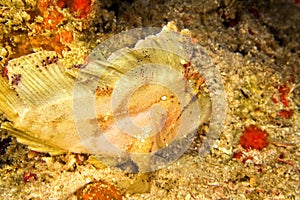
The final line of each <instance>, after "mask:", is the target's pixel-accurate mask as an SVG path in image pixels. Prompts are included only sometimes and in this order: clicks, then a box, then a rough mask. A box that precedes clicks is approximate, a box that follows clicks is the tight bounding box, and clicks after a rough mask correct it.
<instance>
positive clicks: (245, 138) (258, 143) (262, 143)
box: [239, 125, 268, 150]
mask: <svg viewBox="0 0 300 200" xmlns="http://www.w3.org/2000/svg"><path fill="white" fill-rule="evenodd" d="M239 143H240V145H241V146H242V147H243V148H244V149H246V150H249V149H257V150H261V149H263V148H264V147H266V146H267V144H268V141H267V133H266V132H265V131H263V130H261V129H259V128H258V127H256V126H255V125H251V126H248V127H246V128H245V129H244V131H243V135H242V136H241V137H240V140H239Z"/></svg>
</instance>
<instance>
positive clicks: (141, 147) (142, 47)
mask: <svg viewBox="0 0 300 200" xmlns="http://www.w3.org/2000/svg"><path fill="white" fill-rule="evenodd" d="M175 29H176V27H174V26H172V24H169V25H168V26H167V27H164V28H163V30H162V31H161V32H160V33H159V34H156V35H153V36H149V37H147V38H145V39H144V40H139V41H138V42H137V43H136V45H135V47H133V48H123V49H120V50H118V51H117V52H113V53H112V54H111V55H110V56H109V57H108V58H105V57H104V56H103V58H102V57H101V56H99V57H98V58H97V59H95V58H94V55H91V56H90V57H89V60H88V63H87V64H86V65H83V66H81V67H74V69H66V68H65V67H64V66H63V65H62V62H61V58H59V57H58V55H57V54H56V53H55V52H52V51H39V52H37V53H33V54H30V55H26V56H23V57H21V58H16V59H13V60H10V61H9V63H8V66H7V67H6V68H7V77H8V79H7V77H5V76H2V77H0V92H1V93H0V113H3V114H4V116H5V117H6V118H7V119H8V121H7V122H3V123H2V124H1V129H4V130H7V131H8V132H9V133H10V134H11V135H13V136H16V137H17V139H18V141H19V142H21V143H23V144H26V145H28V146H29V148H31V149H33V150H36V151H41V152H49V153H51V154H60V153H64V152H74V153H91V154H95V155H100V157H101V156H103V157H105V158H106V157H107V158H110V157H112V158H114V159H115V161H114V165H117V164H118V163H119V161H120V159H121V160H122V161H126V160H127V159H131V160H133V161H134V162H135V163H136V164H137V166H138V167H139V168H140V169H143V170H149V169H150V168H149V166H147V165H149V163H147V162H152V161H150V160H151V158H150V157H149V156H148V155H149V154H152V156H153V155H155V153H156V152H158V151H159V150H161V149H163V148H166V147H168V145H170V144H171V143H173V142H174V141H176V140H182V139H183V138H184V137H185V136H186V135H187V134H189V133H190V132H192V131H195V130H196V129H197V127H198V126H199V125H201V124H202V123H203V122H205V121H206V120H207V119H208V117H209V116H210V113H211V102H210V100H209V96H208V94H207V93H205V92H203V91H202V92H200V91H199V90H200V85H201V84H199V80H201V76H199V73H198V72H196V70H195V68H193V66H190V63H189V61H188V60H187V59H185V58H184V56H185V55H184V54H185V50H186V49H187V47H185V46H184V45H183V44H186V41H183V40H185V39H188V40H189V39H190V37H189V36H188V33H189V32H188V31H186V30H185V31H183V33H178V34H180V35H182V36H184V37H179V38H176V37H173V36H172V34H174V33H172V32H176V30H175ZM174 30H175V31H174ZM169 37H173V38H169ZM97 51H99V49H98V50H97ZM97 51H94V52H97ZM202 80H203V79H202ZM201 83H202V82H201ZM196 97H197V98H198V100H197V98H196ZM200 113H201V115H200ZM180 144H182V143H180V142H179V143H176V145H180ZM182 145H184V144H182ZM172 148H173V147H172ZM174 149H176V148H175V147H174V148H173V150H174ZM173 150H172V151H173ZM179 152H180V151H179ZM163 153H164V152H163ZM163 153H162V154H163ZM173 153H176V152H173ZM180 153H182V152H180ZM160 156H161V155H160Z"/></svg>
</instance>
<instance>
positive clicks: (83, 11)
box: [57, 0, 92, 18]
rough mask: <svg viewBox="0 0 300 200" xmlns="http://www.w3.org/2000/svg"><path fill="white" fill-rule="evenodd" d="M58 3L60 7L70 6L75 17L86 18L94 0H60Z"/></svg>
mask: <svg viewBox="0 0 300 200" xmlns="http://www.w3.org/2000/svg"><path fill="white" fill-rule="evenodd" d="M57 5H58V6H59V7H60V8H66V7H69V8H70V12H71V13H72V14H73V15H74V17H78V18H85V17H86V16H87V15H88V14H89V12H90V10H91V5H92V1H91V0H58V1H57Z"/></svg>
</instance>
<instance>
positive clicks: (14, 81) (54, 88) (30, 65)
mask: <svg viewBox="0 0 300 200" xmlns="http://www.w3.org/2000/svg"><path fill="white" fill-rule="evenodd" d="M7 70H8V77H9V84H10V85H11V87H12V88H14V89H15V91H16V92H17V94H18V95H19V97H20V98H21V99H22V100H23V101H24V102H25V103H26V104H27V105H31V106H37V105H39V104H40V103H43V101H45V100H48V99H49V98H51V97H53V96H55V95H57V94H64V93H65V92H72V91H71V89H72V88H73V84H74V78H73V77H71V76H70V75H68V74H67V73H65V69H64V67H63V66H62V65H60V64H59V58H58V55H57V54H56V52H52V51H40V52H37V53H33V54H30V55H26V56H22V57H20V58H17V59H13V60H11V61H9V63H8V66H7Z"/></svg>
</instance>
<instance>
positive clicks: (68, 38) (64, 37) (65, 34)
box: [60, 30, 73, 44]
mask: <svg viewBox="0 0 300 200" xmlns="http://www.w3.org/2000/svg"><path fill="white" fill-rule="evenodd" d="M60 41H61V42H62V43H64V44H66V43H71V42H72V41H73V33H72V32H71V31H67V30H62V31H61V32H60Z"/></svg>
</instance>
